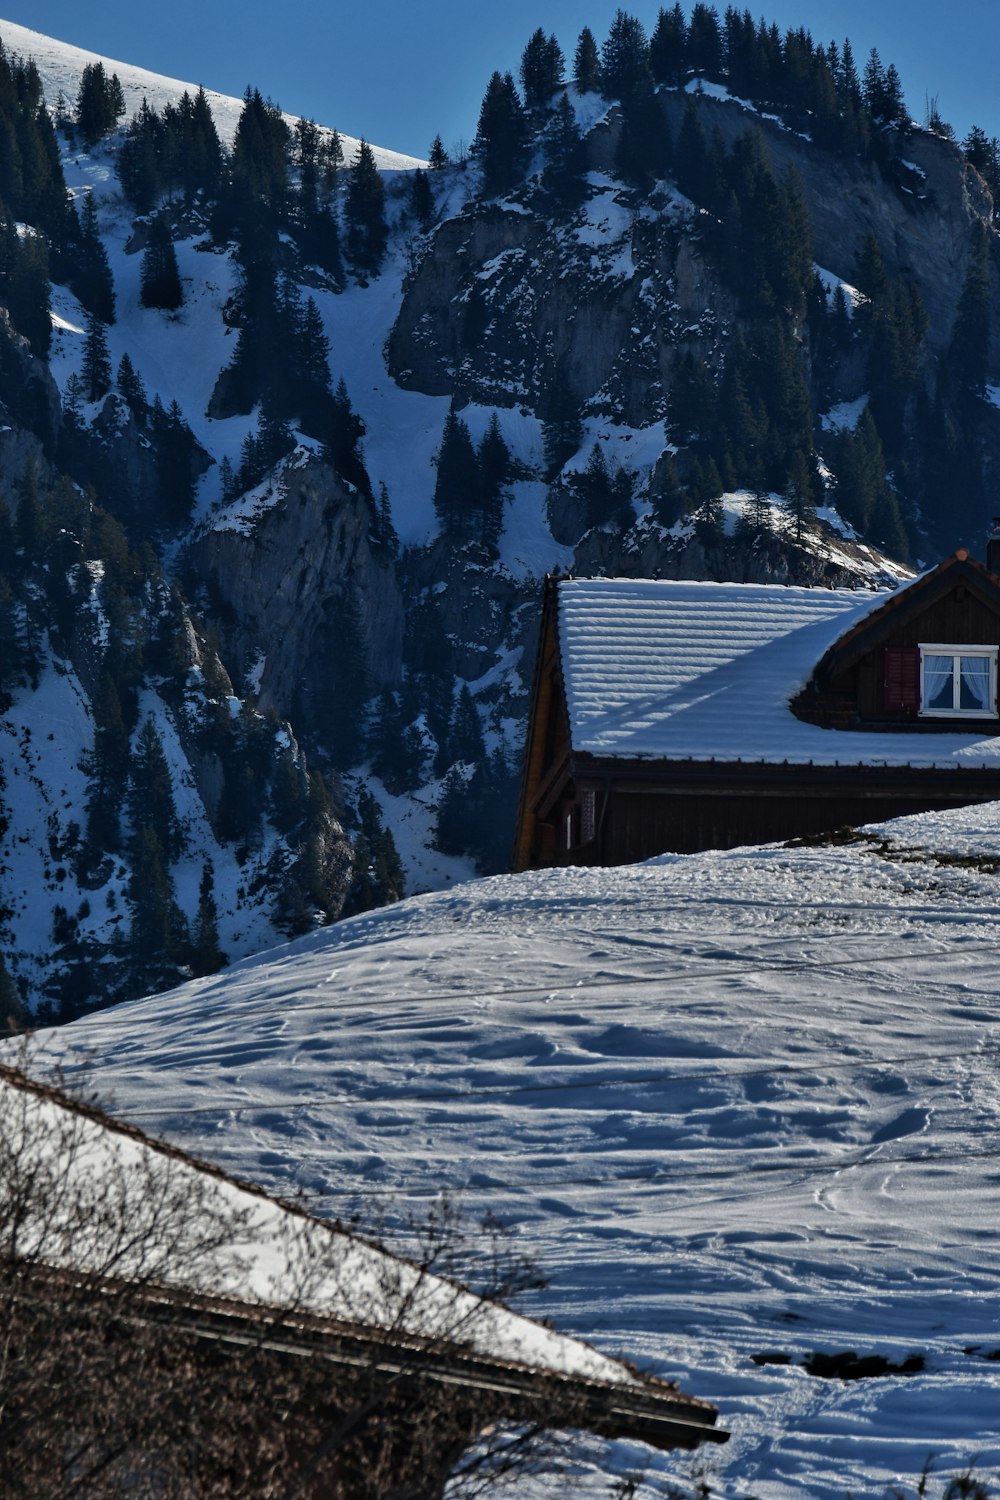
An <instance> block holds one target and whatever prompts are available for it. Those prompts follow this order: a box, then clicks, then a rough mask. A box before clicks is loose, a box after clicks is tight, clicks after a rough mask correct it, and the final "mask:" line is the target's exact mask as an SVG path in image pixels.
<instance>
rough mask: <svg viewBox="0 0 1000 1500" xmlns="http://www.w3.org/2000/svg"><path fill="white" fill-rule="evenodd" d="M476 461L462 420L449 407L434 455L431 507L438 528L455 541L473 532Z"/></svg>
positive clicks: (477, 485) (477, 477) (476, 492)
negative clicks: (435, 454)
mask: <svg viewBox="0 0 1000 1500" xmlns="http://www.w3.org/2000/svg"><path fill="white" fill-rule="evenodd" d="M478 497H479V464H478V462H477V459H476V450H475V448H474V447H473V445H472V438H471V436H470V434H469V429H468V426H467V425H466V423H465V422H464V421H463V420H462V418H461V417H460V416H458V414H457V413H456V412H455V411H454V409H452V410H451V411H449V413H448V415H447V417H446V418H445V422H444V430H443V432H442V434H441V447H440V449H439V450H438V456H437V479H436V481H435V485H434V511H435V514H436V515H437V518H438V522H439V524H440V526H441V531H442V533H443V534H444V535H445V536H448V537H451V538H452V539H453V540H456V541H467V540H469V539H471V538H472V537H474V536H475V535H476V531H477V517H476V510H477V502H478Z"/></svg>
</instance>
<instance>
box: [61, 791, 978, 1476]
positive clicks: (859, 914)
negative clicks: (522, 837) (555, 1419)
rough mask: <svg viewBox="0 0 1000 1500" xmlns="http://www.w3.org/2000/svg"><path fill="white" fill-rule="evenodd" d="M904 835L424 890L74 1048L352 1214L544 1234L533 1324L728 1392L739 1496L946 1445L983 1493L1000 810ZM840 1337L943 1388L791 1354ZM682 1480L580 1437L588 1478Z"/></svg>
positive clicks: (725, 1470) (106, 1019)
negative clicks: (819, 1365) (448, 1192)
mask: <svg viewBox="0 0 1000 1500" xmlns="http://www.w3.org/2000/svg"><path fill="white" fill-rule="evenodd" d="M883 833H884V834H885V838H884V839H883V838H881V837H880V838H879V839H872V840H869V841H865V842H861V843H854V844H850V845H847V846H844V847H824V848H802V849H784V848H779V847H771V848H765V849H761V850H738V851H734V852H731V853H727V854H704V855H696V856H686V857H665V858H663V859H661V860H658V861H654V862H652V863H651V864H648V865H644V866H639V867H634V868H629V869H621V870H613V871H586V870H581V871H562V872H548V873H545V874H538V875H522V876H516V877H503V878H498V879H495V880H490V881H486V882H482V883H480V884H478V885H469V886H465V887H462V888H461V889H456V890H453V891H450V892H447V893H439V894H437V895H432V896H424V897H420V898H415V899H412V900H410V901H407V902H404V903H402V904H401V905H399V906H397V907H394V908H391V909H389V910H386V911H382V912H378V913H375V914H372V915H369V916H366V917H363V918H357V919H355V920H353V921H350V922H345V923H343V924H341V925H340V926H337V927H334V928H331V929H328V930H327V931H325V932H323V933H320V934H317V935H316V936H314V937H311V938H307V939H303V940H302V941H300V942H298V943H295V944H292V945H291V946H288V947H285V948H281V949H278V950H275V951H274V952H273V953H271V954H270V955H266V956H264V957H261V958H257V959H253V960H245V961H244V962H243V963H241V964H239V965H237V966H236V967H234V968H233V969H231V970H230V971H228V972H227V973H225V974H222V975H219V976H218V977H216V978H215V979H209V980H202V981H199V982H197V983H195V984H191V985H189V986H186V987H185V988H183V989H179V990H176V991H174V992H173V993H172V994H168V995H160V996H157V997H155V998H153V999H149V1000H145V1001H139V1002H136V1003H134V1004H131V1005H127V1006H122V1007H119V1008H118V1009H116V1010H114V1011H107V1012H104V1013H103V1014H100V1015H95V1016H93V1017H91V1018H89V1019H87V1020H85V1021H82V1022H78V1023H76V1024H75V1025H73V1026H71V1027H68V1028H66V1029H64V1030H62V1031H61V1032H59V1033H55V1034H53V1036H52V1038H51V1041H50V1051H52V1052H58V1051H59V1050H60V1049H65V1048H71V1049H73V1051H72V1053H71V1058H73V1057H75V1056H76V1055H77V1054H79V1055H82V1054H85V1053H87V1052H88V1051H90V1052H92V1055H93V1067H94V1071H95V1074H96V1078H95V1081H96V1084H97V1086H98V1088H99V1089H100V1091H101V1092H102V1094H103V1095H104V1097H105V1098H109V1099H110V1100H111V1102H112V1104H113V1107H114V1108H115V1109H116V1110H117V1112H118V1113H120V1114H122V1115H124V1116H125V1117H126V1118H128V1119H130V1120H133V1121H135V1122H136V1123H137V1124H139V1125H141V1126H143V1127H144V1128H145V1129H147V1130H149V1131H153V1132H157V1133H162V1134H164V1135H166V1136H168V1137H169V1138H170V1139H172V1140H175V1141H177V1142H179V1143H181V1144H182V1145H184V1146H186V1147H187V1148H188V1149H189V1150H191V1151H194V1152H196V1153H199V1154H201V1155H203V1156H205V1157H207V1158H210V1159H212V1160H213V1161H216V1162H218V1163H220V1164H221V1165H223V1166H224V1167H226V1168H228V1169H229V1170H231V1171H233V1172H236V1173H239V1174H243V1175H246V1176H250V1177H253V1178H256V1179H257V1180H259V1181H261V1182H262V1183H264V1184H266V1185H268V1186H270V1187H271V1188H274V1189H278V1190H282V1191H285V1192H287V1191H289V1190H290V1189H292V1188H295V1187H297V1186H303V1187H306V1188H308V1189H310V1190H320V1191H322V1192H324V1193H326V1194H328V1195H329V1204H330V1208H331V1211H336V1212H341V1213H343V1212H349V1211H351V1210H353V1209H354V1208H356V1207H358V1206H359V1204H364V1203H365V1201H366V1200H367V1202H368V1203H369V1204H371V1203H372V1202H374V1203H376V1204H379V1203H381V1202H382V1201H383V1198H384V1196H385V1195H388V1194H397V1195H400V1196H401V1197H402V1198H403V1199H404V1200H409V1201H411V1202H418V1203H419V1202H420V1201H422V1200H423V1199H425V1198H429V1197H430V1196H431V1195H433V1194H434V1193H436V1192H437V1191H438V1190H439V1189H441V1188H448V1189H454V1190H456V1191H459V1192H461V1193H463V1194H464V1197H465V1200H466V1202H467V1205H468V1206H469V1207H470V1208H473V1209H475V1210H477V1211H478V1210H486V1209H491V1210H493V1211H494V1212H496V1213H497V1214H499V1215H500V1216H501V1217H502V1218H503V1219H504V1220H506V1221H508V1222H511V1223H514V1224H517V1225H518V1226H520V1229H521V1240H522V1243H523V1245H524V1246H525V1247H527V1248H530V1249H531V1250H532V1251H534V1252H536V1253H537V1255H538V1256H539V1258H540V1259H541V1261H542V1262H543V1264H544V1267H545V1269H546V1271H547V1273H548V1275H549V1278H550V1281H551V1286H550V1288H549V1289H548V1291H546V1292H543V1293H540V1294H539V1295H538V1296H537V1297H536V1299H535V1300H534V1302H533V1304H532V1308H531V1310H532V1311H533V1312H535V1313H540V1314H545V1315H546V1316H549V1317H551V1318H552V1319H553V1320H554V1321H555V1322H556V1323H557V1324H558V1325H559V1327H560V1328H562V1329H564V1330H565V1331H567V1332H573V1333H575V1334H578V1335H581V1336H583V1337H584V1338H587V1339H589V1340H591V1341H592V1342H593V1343H594V1344H596V1345H597V1346H598V1347H599V1348H601V1349H602V1350H604V1351H606V1352H618V1351H623V1352H625V1353H627V1354H630V1355H632V1356H634V1357H635V1358H636V1359H637V1360H638V1361H639V1362H640V1363H641V1364H643V1365H644V1366H647V1367H649V1368H652V1369H653V1370H655V1371H657V1372H659V1373H662V1374H666V1375H670V1376H676V1377H678V1378H679V1379H680V1381H681V1382H682V1384H683V1386H684V1387H685V1389H687V1390H689V1391H691V1392H692V1393H693V1394H696V1395H698V1396H703V1397H707V1398H709V1399H711V1400H712V1401H715V1402H716V1403H717V1404H718V1405H719V1407H720V1420H721V1423H722V1424H723V1425H724V1426H726V1427H728V1428H730V1429H731V1430H732V1432H733V1437H732V1440H731V1441H730V1443H729V1444H728V1445H727V1446H726V1447H725V1448H722V1449H718V1450H712V1451H711V1452H710V1453H708V1454H707V1457H706V1458H705V1459H704V1460H703V1462H705V1463H706V1464H707V1465H708V1468H707V1471H706V1478H707V1481H708V1483H709V1484H710V1485H711V1487H712V1489H713V1491H716V1492H721V1493H724V1494H726V1495H729V1496H733V1497H736V1496H748V1495H755V1496H761V1497H768V1500H785V1497H805V1496H809V1497H815V1500H844V1497H845V1495H846V1494H847V1492H848V1491H852V1492H853V1493H854V1494H855V1495H856V1496H859V1497H860V1496H862V1495H864V1496H868V1495H881V1494H882V1493H883V1492H884V1490H885V1487H886V1486H887V1485H888V1484H890V1483H897V1482H898V1483H901V1484H902V1485H904V1486H905V1487H906V1489H907V1490H909V1489H910V1487H911V1486H914V1485H915V1483H916V1480H917V1477H918V1476H919V1473H920V1470H921V1468H922V1466H923V1465H924V1462H925V1460H926V1459H927V1458H928V1456H929V1455H932V1456H933V1461H934V1470H935V1472H936V1473H937V1474H938V1475H940V1476H942V1480H943V1476H945V1475H950V1474H953V1473H954V1472H955V1471H956V1470H958V1469H959V1468H962V1467H964V1466H966V1465H967V1464H968V1463H969V1462H970V1461H975V1462H976V1464H977V1467H978V1468H979V1469H980V1470H982V1471H984V1472H986V1473H991V1472H994V1471H995V1470H996V1469H997V1468H998V1467H1000V1438H998V1436H997V1422H996V1418H997V1412H998V1410H1000V1362H996V1361H993V1362H991V1361H990V1359H989V1358H988V1356H989V1355H992V1354H994V1352H995V1351H997V1350H998V1349H1000V1297H998V1291H1000V1245H998V1241H997V1233H996V1224H997V1204H998V1197H1000V1193H998V1181H1000V1177H998V1161H997V1157H998V1128H1000V1087H998V1077H997V1071H998V1069H997V1063H998V1050H997V1044H996V1033H995V1031H994V1028H995V1027H996V1025H997V1023H998V1020H1000V998H998V993H997V991H998V980H1000V954H998V951H997V942H996V938H997V923H998V917H1000V876H998V873H997V870H996V864H995V862H996V860H997V856H998V854H1000V807H989V808H986V809H976V810H970V811H969V812H965V813H961V814H950V815H934V816H924V817H920V818H911V819H906V820H902V821H899V822H897V823H895V824H890V825H886V828H885V830H883ZM981 852H982V853H985V854H986V855H987V856H988V857H987V858H986V859H980V858H979V857H978V856H979V854H980V853H981ZM73 1065H75V1063H74V1064H73ZM845 1350H855V1351H857V1353H858V1354H859V1355H868V1354H874V1353H877V1354H881V1355H884V1356H886V1357H887V1358H888V1359H889V1360H890V1361H892V1362H893V1363H894V1364H898V1363H901V1362H902V1361H904V1360H906V1359H907V1358H908V1357H909V1356H911V1355H920V1356H922V1359H923V1362H924V1367H923V1369H922V1370H920V1371H919V1372H918V1373H915V1374H912V1375H909V1376H906V1375H888V1376H884V1377H881V1378H869V1379H862V1380H857V1381H853V1382H850V1383H848V1382H842V1381H839V1380H832V1379H820V1378H817V1377H815V1376H813V1375H811V1374H809V1373H807V1371H806V1370H805V1369H803V1368H802V1367H801V1361H802V1360H804V1359H806V1358H807V1357H808V1356H810V1355H812V1354H813V1353H814V1352H817V1351H819V1352H822V1353H827V1354H833V1353H840V1352H843V1351H845ZM762 1354H763V1355H771V1356H788V1357H789V1358H790V1362H788V1363H773V1362H772V1363H759V1364H758V1363H755V1362H754V1360H753V1356H754V1355H762ZM697 1463H698V1459H697V1458H696V1460H695V1464H697ZM694 1472H697V1469H695V1470H694ZM692 1473H693V1470H692V1460H691V1458H690V1457H674V1456H662V1455H657V1454H654V1453H651V1452H650V1451H648V1450H646V1449H644V1448H641V1447H639V1446H638V1445H628V1444H617V1445H613V1446H610V1447H603V1446H602V1445H600V1444H599V1443H597V1442H591V1441H588V1442H587V1443H585V1444H584V1445H583V1446H582V1447H581V1449H580V1454H579V1469H578V1472H577V1473H576V1474H575V1475H574V1477H573V1479H572V1483H571V1487H570V1488H571V1493H573V1494H574V1495H580V1496H591V1495H593V1496H596V1495H598V1494H600V1493H606V1485H607V1481H608V1476H609V1475H617V1476H623V1475H625V1474H634V1475H639V1474H642V1475H644V1480H643V1483H642V1485H640V1487H639V1489H638V1491H637V1493H638V1494H639V1495H642V1496H654V1495H661V1496H662V1495H665V1494H667V1493H668V1491H669V1487H670V1485H671V1483H673V1482H676V1481H682V1482H689V1481H690V1480H691V1478H692ZM549 1492H550V1489H549V1482H548V1481H545V1480H541V1479H539V1480H537V1481H535V1482H534V1487H529V1488H523V1487H522V1488H521V1489H520V1490H519V1495H522V1496H524V1497H528V1496H531V1497H538V1496H541V1495H543V1494H548V1493H549ZM939 1493H940V1486H939V1484H932V1487H931V1494H932V1495H937V1494H939Z"/></svg>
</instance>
